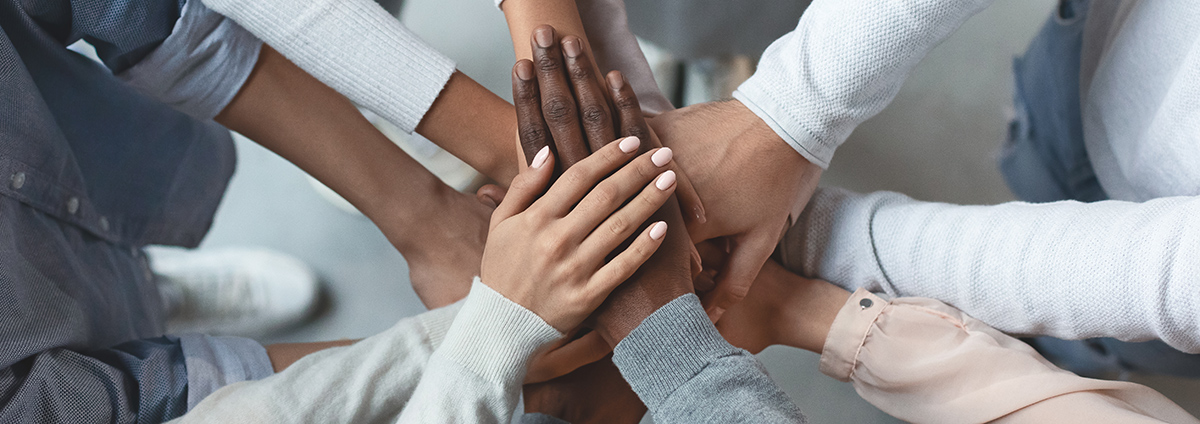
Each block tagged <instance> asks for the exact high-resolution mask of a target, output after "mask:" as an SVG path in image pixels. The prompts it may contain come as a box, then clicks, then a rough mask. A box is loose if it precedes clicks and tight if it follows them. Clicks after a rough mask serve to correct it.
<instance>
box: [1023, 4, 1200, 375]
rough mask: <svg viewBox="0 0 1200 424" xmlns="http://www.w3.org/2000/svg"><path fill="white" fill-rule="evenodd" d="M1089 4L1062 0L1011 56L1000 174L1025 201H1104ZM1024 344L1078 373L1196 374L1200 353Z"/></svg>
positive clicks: (1111, 343) (1083, 343) (1046, 340)
mask: <svg viewBox="0 0 1200 424" xmlns="http://www.w3.org/2000/svg"><path fill="white" fill-rule="evenodd" d="M1089 3H1090V0H1063V1H1060V4H1059V8H1058V10H1057V13H1055V15H1054V16H1052V17H1051V18H1050V19H1049V20H1048V21H1047V22H1046V25H1045V26H1043V27H1042V30H1041V31H1040V32H1039V33H1038V35H1037V36H1036V37H1035V38H1034V39H1033V41H1032V42H1031V43H1030V45H1029V48H1028V50H1026V52H1025V55H1024V56H1023V57H1021V58H1017V59H1015V60H1014V61H1013V73H1014V77H1015V83H1016V84H1015V90H1014V93H1013V103H1014V109H1015V112H1016V113H1015V116H1014V118H1013V120H1012V122H1010V123H1009V131H1008V142H1007V143H1005V145H1004V148H1003V151H1002V153H1001V157H1000V172H1001V173H1002V174H1003V175H1004V179H1005V182H1006V183H1008V186H1009V188H1010V189H1011V190H1012V191H1013V193H1014V194H1016V195H1017V197H1020V198H1021V199H1022V200H1025V201H1028V202H1053V201H1058V200H1078V201H1081V202H1095V201H1100V200H1106V199H1108V195H1107V194H1106V193H1105V192H1104V189H1103V188H1102V187H1101V186H1100V182H1099V181H1098V180H1097V179H1096V173H1095V171H1094V170H1093V169H1092V163H1091V161H1090V160H1089V159H1088V156H1087V150H1086V149H1085V148H1084V143H1083V123H1082V114H1081V112H1080V104H1079V61H1080V52H1081V51H1082V46H1083V26H1084V18H1085V16H1086V15H1087V8H1088V5H1089ZM1028 342H1029V343H1030V344H1031V345H1033V347H1034V348H1036V349H1037V350H1038V351H1039V352H1041V353H1042V355H1044V356H1046V358H1047V359H1049V360H1051V361H1053V362H1055V363H1056V364H1058V365H1059V366H1061V367H1063V368H1066V369H1068V370H1070V371H1072V372H1075V373H1077V374H1080V375H1083V376H1088V377H1104V376H1110V375H1113V374H1123V373H1125V372H1130V371H1132V372H1140V373H1150V374H1168V375H1174V376H1180V377H1189V378H1200V355H1191V354H1186V353H1183V352H1180V351H1177V350H1175V349H1173V348H1171V347H1170V346H1168V345H1167V344H1166V343H1163V342H1162V341H1158V340H1155V341H1150V342H1142V343H1129V342H1122V341H1119V340H1116V339H1109V338H1103V339H1090V340H1059V339H1055V338H1051V337H1038V338H1034V339H1030V340H1028Z"/></svg>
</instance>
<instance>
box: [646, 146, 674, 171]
mask: <svg viewBox="0 0 1200 424" xmlns="http://www.w3.org/2000/svg"><path fill="white" fill-rule="evenodd" d="M674 156H675V153H674V152H672V151H671V148H670V147H663V148H661V149H658V151H657V152H654V156H650V161H651V162H654V166H663V165H666V164H667V162H670V161H671V158H672V157H674Z"/></svg>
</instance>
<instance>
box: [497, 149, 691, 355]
mask: <svg viewBox="0 0 1200 424" xmlns="http://www.w3.org/2000/svg"><path fill="white" fill-rule="evenodd" d="M640 146H641V141H640V140H639V139H638V138H637V137H627V138H624V139H622V140H620V141H618V142H616V143H609V144H608V145H607V146H604V147H603V148H602V149H600V150H599V151H597V152H595V153H594V154H592V155H591V156H588V157H587V158H585V159H583V160H581V161H579V162H578V163H576V164H575V166H573V167H571V168H570V169H568V170H566V171H565V172H563V174H562V176H561V177H559V178H558V180H557V182H555V183H554V185H553V186H551V187H550V188H549V190H546V185H547V184H549V181H550V179H551V176H552V174H553V170H554V161H555V158H554V157H553V155H552V154H551V153H550V149H549V147H543V148H542V149H541V150H539V151H538V152H537V154H536V155H534V157H533V159H532V160H530V162H529V163H530V165H529V168H528V169H526V170H525V171H523V172H522V173H521V174H520V175H518V176H517V178H516V179H514V180H513V183H512V185H511V186H510V187H509V189H508V193H507V194H506V195H505V197H504V200H503V201H502V202H501V203H500V206H499V207H498V208H496V211H495V212H494V213H493V214H492V222H491V227H490V231H489V233H488V244H487V246H486V247H484V251H483V265H482V269H481V275H480V279H481V280H482V281H483V283H484V284H486V285H488V286H489V287H491V288H492V289H493V290H496V291H497V292H499V293H500V294H502V295H504V296H505V297H507V298H508V299H509V300H512V301H513V302H516V303H518V304H520V305H521V306H524V307H525V308H527V309H529V310H531V311H533V312H534V313H536V314H537V315H538V316H540V317H541V318H542V319H543V320H545V321H546V323H547V324H550V325H551V326H553V327H554V328H556V329H558V330H559V331H562V332H566V331H568V330H571V329H573V328H575V327H576V326H578V325H579V324H580V323H582V322H583V320H584V319H585V318H587V316H588V315H589V314H591V313H592V311H594V310H595V309H596V308H597V307H599V306H600V304H601V303H602V302H603V301H604V299H605V298H607V297H608V294H609V293H610V292H612V290H613V289H615V288H616V287H617V286H618V285H620V284H621V283H622V282H623V281H625V280H626V279H628V278H629V277H630V276H631V275H633V273H634V272H635V271H637V269H638V267H640V266H641V265H642V263H643V262H645V261H646V259H648V258H650V256H651V255H652V254H653V253H654V252H655V251H656V250H657V249H658V246H659V245H660V244H661V243H662V240H663V236H664V235H665V234H666V232H667V224H666V223H665V222H662V221H658V222H653V223H649V225H645V226H644V227H643V224H642V223H643V222H645V221H646V220H647V219H648V218H650V216H651V215H652V214H654V212H655V211H657V210H658V209H659V207H660V206H662V205H663V203H665V202H666V201H667V200H668V199H670V198H671V194H672V193H673V192H674V191H675V187H676V175H675V172H674V171H671V170H669V169H668V168H669V167H668V165H669V164H671V158H672V153H671V151H670V149H665V148H663V149H655V150H652V151H650V152H648V153H645V154H642V155H640V156H638V155H637V152H638V148H639V147H640ZM614 171H615V172H614ZM610 174H611V175H610ZM606 176H607V177H606ZM543 191H544V192H545V194H544V195H543V194H542V193H543ZM639 229H641V231H640V234H639V235H638V236H636V237H634V238H633V240H632V242H630V243H629V245H628V247H625V248H624V250H621V251H619V252H616V254H615V256H614V255H612V254H613V253H614V251H616V250H619V249H620V248H621V246H622V245H623V243H625V241H626V240H628V239H629V238H630V236H632V235H634V233H636V232H638V230H639ZM608 257H612V259H611V260H606V258H608Z"/></svg>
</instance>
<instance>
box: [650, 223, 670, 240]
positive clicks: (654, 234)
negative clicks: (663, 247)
mask: <svg viewBox="0 0 1200 424" xmlns="http://www.w3.org/2000/svg"><path fill="white" fill-rule="evenodd" d="M666 233H667V223H665V222H662V221H658V222H655V223H654V225H651V226H650V238H652V239H654V240H658V239H660V238H662V237H663V235H664V234H666Z"/></svg>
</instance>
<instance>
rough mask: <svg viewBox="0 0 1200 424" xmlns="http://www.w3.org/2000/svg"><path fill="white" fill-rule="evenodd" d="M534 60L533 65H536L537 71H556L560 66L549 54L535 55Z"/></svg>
mask: <svg viewBox="0 0 1200 424" xmlns="http://www.w3.org/2000/svg"><path fill="white" fill-rule="evenodd" d="M535 59H536V60H535V61H534V63H535V64H536V65H537V67H538V69H541V70H543V71H556V70H558V69H559V68H560V67H561V66H562V65H561V64H560V63H559V62H558V60H557V59H555V58H554V57H553V56H551V55H550V54H540V55H537V57H536V58H535Z"/></svg>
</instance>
